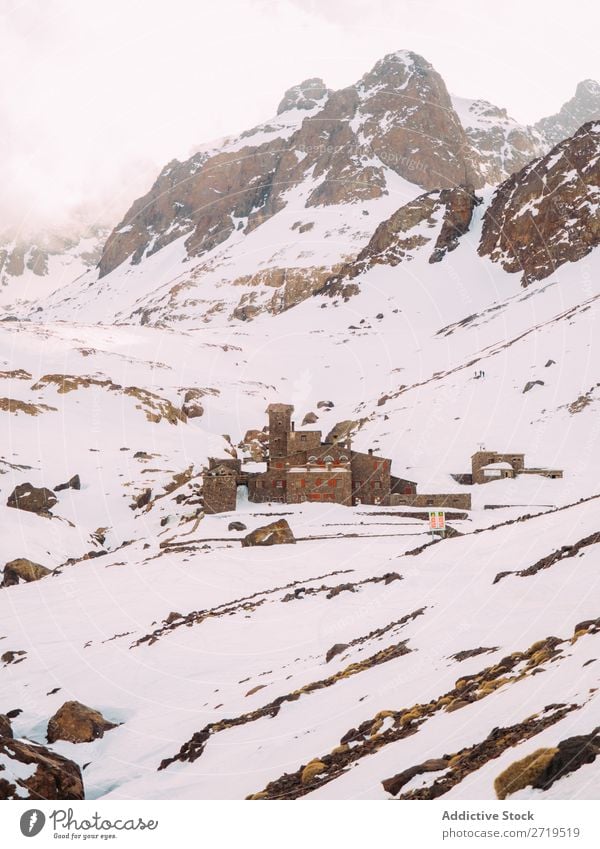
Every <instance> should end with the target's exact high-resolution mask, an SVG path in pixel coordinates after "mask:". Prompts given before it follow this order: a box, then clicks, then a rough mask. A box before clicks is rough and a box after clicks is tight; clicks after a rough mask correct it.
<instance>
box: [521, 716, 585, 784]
mask: <svg viewBox="0 0 600 849" xmlns="http://www.w3.org/2000/svg"><path fill="white" fill-rule="evenodd" d="M598 755H600V727H598V728H595V729H594V731H592V732H591V734H581V735H578V736H576V737H568V738H567V739H566V740H561V742H560V743H559V744H558V746H557V751H556V754H555V755H554V757H553V758H552V760H551V761H550V763H548V764H547V766H546V767H545V769H544V770H543V771H542V772H541V773H540V774H539V775H538V776H537V778H536V780H535V781H534V782H533V785H532V786H533V787H536V788H538V789H539V790H547V789H548V788H549V787H551V786H552V785H553V784H554V782H555V781H558V780H559V779H560V778H564V776H565V775H568V774H569V773H571V772H575V770H578V769H579V768H580V767H582V766H585V765H586V764H591V763H593V762H594V761H595V760H596V758H597V757H598Z"/></svg>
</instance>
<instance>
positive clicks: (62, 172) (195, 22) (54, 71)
mask: <svg viewBox="0 0 600 849" xmlns="http://www.w3.org/2000/svg"><path fill="white" fill-rule="evenodd" d="M599 25H600V11H599V9H598V3H597V2H596V0H571V2H569V3H568V4H565V3H564V2H561V3H559V2H557V0H546V2H542V0H503V2H491V0H478V1H477V2H475V0H453V2H449V0H0V80H1V83H0V122H1V124H0V127H1V133H0V231H1V230H2V229H4V227H5V226H9V225H10V226H13V225H14V224H15V223H22V224H26V223H27V222H29V223H31V222H34V221H35V222H37V221H42V222H44V223H45V222H52V221H54V222H56V221H57V220H58V219H59V218H60V217H62V216H63V215H64V214H65V213H66V212H69V211H70V210H71V209H73V208H74V207H76V206H77V205H78V204H81V203H86V202H87V203H89V204H91V205H94V206H95V205H96V204H97V203H102V204H114V206H115V207H116V209H117V210H118V211H119V213H120V212H122V211H124V208H126V207H127V206H128V205H129V201H130V200H131V199H133V197H135V195H136V194H138V193H139V192H141V191H143V190H144V189H145V188H146V186H147V184H148V182H149V181H151V179H152V176H154V173H155V170H156V169H158V168H159V167H160V166H162V164H164V163H165V162H166V161H168V160H169V159H172V158H173V157H178V158H182V157H185V156H186V155H187V154H188V153H189V151H190V149H191V148H193V147H195V146H197V145H198V144H200V143H202V142H204V141H209V140H211V139H214V138H218V137H220V136H223V135H226V134H229V133H231V132H235V131H238V130H241V129H245V128H247V127H249V126H252V125H254V124H256V123H258V122H259V121H262V120H265V119H267V118H269V117H270V116H271V115H272V114H274V112H275V110H276V107H277V104H278V103H279V100H280V99H281V96H282V94H283V92H284V91H285V89H286V88H289V87H290V86H291V85H294V84H295V83H297V82H300V81H301V80H303V79H305V78H307V77H311V76H320V77H323V79H324V80H325V82H326V83H327V85H328V86H329V87H330V88H339V87H342V86H345V85H348V84H350V83H352V82H354V81H355V80H356V79H358V78H359V77H360V76H362V74H363V73H364V72H365V71H366V70H368V69H369V68H370V67H371V66H372V65H373V64H374V63H375V62H376V61H377V59H379V58H381V56H383V55H385V54H386V53H389V52H391V51H394V50H398V49H409V50H414V51H415V52H417V53H421V54H422V55H424V56H425V57H426V58H427V59H428V60H429V61H430V62H432V64H433V65H434V66H435V67H436V69H437V70H438V71H439V72H440V73H441V75H442V76H443V77H444V79H445V81H446V84H447V86H448V88H449V89H450V91H451V92H452V93H455V94H460V95H463V96H467V97H483V98H485V99H487V100H490V101H492V102H494V103H496V104H497V105H499V106H505V107H507V108H508V111H509V113H510V114H512V115H513V116H514V117H515V118H518V119H520V120H522V121H525V122H530V121H534V120H536V119H537V118H539V117H541V116H543V115H546V114H550V113H552V112H555V111H556V110H557V109H558V108H559V107H560V105H561V104H562V103H563V102H564V101H565V100H567V99H569V98H570V97H571V96H572V94H573V92H574V89H575V85H576V83H577V82H578V81H579V80H581V79H585V78H595V79H599V78H600V58H599V56H598V48H597V35H598V31H599V30H600V26H599Z"/></svg>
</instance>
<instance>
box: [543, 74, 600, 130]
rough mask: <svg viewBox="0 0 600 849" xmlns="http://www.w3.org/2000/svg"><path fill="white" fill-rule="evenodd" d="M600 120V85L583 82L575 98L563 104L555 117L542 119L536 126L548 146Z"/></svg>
mask: <svg viewBox="0 0 600 849" xmlns="http://www.w3.org/2000/svg"><path fill="white" fill-rule="evenodd" d="M598 119H600V83H598V82H597V81H596V80H591V79H590V80H582V81H581V82H580V83H578V85H577V88H576V89H575V94H574V96H573V97H572V98H571V99H570V100H567V102H566V103H563V105H562V106H561V108H560V109H559V111H558V112H557V113H556V114H555V115H550V116H548V117H547V118H542V119H541V120H539V121H538V122H537V124H535V129H536V130H538V132H540V133H541V134H542V135H543V136H544V137H545V139H546V140H547V142H548V144H550V145H555V144H558V142H559V141H561V140H562V139H564V138H567V136H570V135H572V134H573V133H574V132H575V131H576V130H578V129H579V127H581V125H582V124H585V123H586V122H587V121H596V120H598Z"/></svg>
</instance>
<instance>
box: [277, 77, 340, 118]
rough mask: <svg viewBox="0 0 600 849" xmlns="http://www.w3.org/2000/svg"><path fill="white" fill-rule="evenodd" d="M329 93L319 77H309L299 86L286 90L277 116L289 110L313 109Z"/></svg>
mask: <svg viewBox="0 0 600 849" xmlns="http://www.w3.org/2000/svg"><path fill="white" fill-rule="evenodd" d="M330 93H331V92H330V90H329V89H328V88H327V86H326V85H325V83H324V82H323V80H322V79H321V78H320V77H311V78H310V79H308V80H304V82H301V83H299V85H295V86H292V87H291V88H288V90H287V91H286V93H285V94H284V95H283V99H282V101H281V103H280V104H279V106H278V107H277V114H278V115H281V114H282V112H287V111H288V110H290V109H314V108H315V107H316V106H318V105H319V102H320V101H322V100H324V98H325V97H327V96H328V95H329V94H330Z"/></svg>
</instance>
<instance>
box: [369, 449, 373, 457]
mask: <svg viewBox="0 0 600 849" xmlns="http://www.w3.org/2000/svg"><path fill="white" fill-rule="evenodd" d="M372 456H373V449H372V448H369V457H372Z"/></svg>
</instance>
